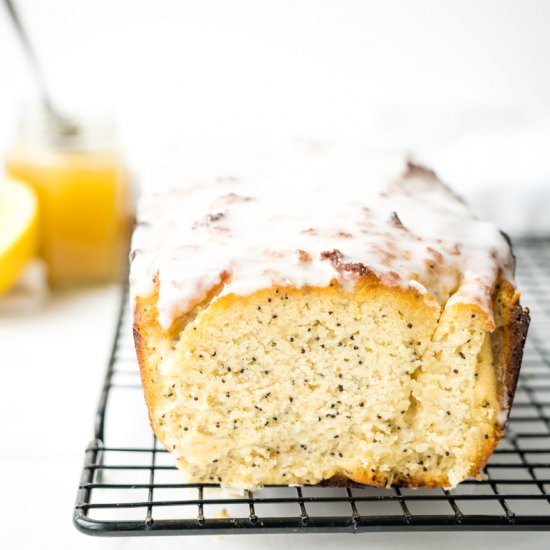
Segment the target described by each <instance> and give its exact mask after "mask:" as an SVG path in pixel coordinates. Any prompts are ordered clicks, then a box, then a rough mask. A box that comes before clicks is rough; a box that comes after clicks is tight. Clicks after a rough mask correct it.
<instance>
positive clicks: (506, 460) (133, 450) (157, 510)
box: [74, 241, 550, 536]
mask: <svg viewBox="0 0 550 550" xmlns="http://www.w3.org/2000/svg"><path fill="white" fill-rule="evenodd" d="M515 250H516V256H517V259H518V268H519V272H518V282H519V287H520V288H521V289H522V292H523V303H524V304H525V305H527V306H529V307H530V310H531V316H532V324H531V329H530V333H529V338H528V341H527V343H526V347H525V352H524V359H523V366H522V370H521V375H520V380H519V384H518V388H517V392H516V397H515V401H514V406H513V408H512V412H511V416H510V422H509V425H508V429H507V432H506V436H505V437H504V438H503V439H502V441H501V442H500V444H499V446H498V448H497V450H496V452H495V453H494V454H493V456H492V458H491V460H490V461H489V463H488V464H487V467H486V468H485V474H486V476H485V479H484V480H482V481H475V480H466V481H464V482H463V483H461V484H460V485H459V486H458V487H457V488H456V489H453V490H451V491H447V490H442V489H431V490H428V489H417V490H412V489H405V488H399V487H393V488H391V489H383V488H374V487H363V486H358V487H352V488H329V487H315V486H304V487H281V486H272V487H271V486H270V487H264V488H262V489H261V490H258V491H254V492H250V491H248V492H245V493H244V494H243V495H240V496H236V495H234V494H228V493H224V492H222V491H221V490H220V488H219V487H217V486H216V485H200V484H185V483H182V479H181V476H180V474H179V472H178V471H177V469H176V468H175V465H174V461H173V459H172V457H171V455H170V454H169V453H167V452H166V451H165V450H164V449H163V448H162V447H161V446H160V445H159V444H158V442H157V440H156V439H155V437H154V436H153V435H152V432H151V429H150V427H149V422H148V419H147V411H146V408H145V404H144V399H143V392H142V389H141V384H140V380H139V373H138V368H137V364H136V359H135V353H134V350H133V342H132V335H131V320H130V313H129V308H128V303H127V299H126V298H125V299H124V303H123V307H122V309H121V315H120V320H119V325H118V330H117V334H116V338H115V342H114V346H113V352H112V356H111V360H110V363H109V366H108V369H107V373H106V377H105V383H104V386H103V390H102V393H101V397H100V401H99V406H98V410H97V415H96V424H95V437H94V439H93V441H92V442H91V443H90V444H89V446H88V448H87V449H86V453H85V462H84V466H83V470H82V476H81V480H80V484H79V488H78V494H77V500H76V505H75V511H74V523H75V525H76V527H77V528H78V529H79V530H80V531H82V532H84V533H87V534H92V535H108V536H116V535H122V536H129V535H183V534H212V533H225V534H230V533H234V534H237V533H239V534H240V533H259V532H262V533H290V532H363V531H403V530H433V531H440V530H522V529H523V530H532V529H537V530H548V529H550V338H549V336H550V241H525V242H521V243H518V244H517V245H516V249H515Z"/></svg>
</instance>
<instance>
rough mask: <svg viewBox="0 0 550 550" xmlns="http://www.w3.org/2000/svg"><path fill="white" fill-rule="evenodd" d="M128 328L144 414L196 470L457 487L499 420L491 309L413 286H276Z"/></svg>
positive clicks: (151, 314) (494, 436)
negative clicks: (438, 297) (447, 300)
mask: <svg viewBox="0 0 550 550" xmlns="http://www.w3.org/2000/svg"><path fill="white" fill-rule="evenodd" d="M155 301H156V297H155V296H152V297H151V298H149V299H147V300H143V299H140V298H138V302H137V309H136V323H135V334H136V343H137V348H138V355H139V358H140V366H141V370H142V378H143V383H144V387H145V392H146V397H147V401H148V405H149V411H150V416H151V421H152V425H153V427H154V430H155V433H156V434H157V436H158V437H159V439H160V441H161V442H162V443H163V444H164V445H165V446H166V447H167V448H168V449H169V450H170V451H172V452H173V453H174V454H175V456H176V457H177V460H178V465H179V467H180V468H181V470H182V471H183V472H184V474H185V476H186V479H187V480H188V481H189V482H200V483H220V484H222V485H224V486H228V487H232V488H241V489H252V488H254V487H257V486H261V485H264V484H284V485H288V484H297V485H303V484H318V483H321V482H324V481H327V480H332V481H333V482H335V483H342V482H345V480H351V481H353V482H357V483H366V484H372V485H381V486H386V485H389V484H392V483H401V484H404V485H407V486H421V485H425V486H444V487H450V486H454V485H456V484H457V483H459V482H460V481H462V480H463V479H465V478H466V477H468V476H470V475H475V474H477V473H478V472H479V471H480V469H481V468H482V467H483V465H484V464H485V462H486V460H487V458H488V457H489V455H490V454H491V452H492V450H493V449H494V447H495V445H496V443H497V442H498V439H499V438H500V435H501V432H502V428H503V425H502V424H503V422H502V420H501V419H499V414H500V413H501V410H500V406H499V397H498V389H497V373H496V370H495V367H494V366H493V365H494V363H495V361H494V355H495V354H496V353H499V350H496V349H494V346H492V342H491V334H490V332H488V330H487V319H486V317H485V316H484V314H483V313H482V312H481V310H480V309H479V308H477V307H476V306H468V305H464V304H456V305H454V306H452V307H449V308H446V309H442V308H440V306H438V305H437V303H435V301H427V300H426V299H425V297H424V296H422V295H421V294H420V293H418V292H417V291H416V290H414V289H407V290H404V289H401V288H394V287H387V286H384V285H381V284H379V283H377V282H372V281H366V282H364V284H358V285H357V286H356V288H355V289H353V290H352V291H347V290H344V289H343V288H341V287H339V286H338V285H337V284H335V283H333V284H332V285H331V286H330V287H326V288H317V287H304V288H300V289H296V288H283V287H279V288H273V289H266V290H261V291H258V292H255V293H253V294H251V295H248V296H235V295H227V296H223V297H219V298H217V299H214V300H213V301H211V302H210V303H206V304H203V307H202V308H199V309H197V311H196V312H195V314H196V316H188V317H187V318H186V319H184V320H180V321H179V322H178V323H176V324H175V325H174V328H173V330H172V332H171V334H167V333H165V332H164V331H163V330H162V329H161V328H160V326H159V325H158V322H157V321H156V311H155Z"/></svg>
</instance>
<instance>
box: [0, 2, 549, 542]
mask: <svg viewBox="0 0 550 550" xmlns="http://www.w3.org/2000/svg"><path fill="white" fill-rule="evenodd" d="M13 4H14V5H15V7H16V8H17V9H18V12H19V14H20V16H21V19H22V21H23V23H24V26H25V28H26V29H27V32H28V35H29V37H30V39H31V42H32V44H33V46H34V50H35V53H36V55H37V58H38V60H39V63H40V66H41V67H42V72H43V74H44V77H45V81H46V84H47V88H48V90H49V92H50V94H51V98H52V100H53V102H54V104H55V108H56V109H58V110H59V111H60V112H62V113H64V114H69V115H71V117H69V118H67V117H65V118H63V120H61V119H60V120H61V122H60V121H59V120H58V121H57V122H54V123H52V121H51V120H50V119H47V120H45V118H44V113H43V109H41V108H40V96H39V93H38V90H37V86H36V83H35V81H34V80H33V78H32V73H31V71H30V68H29V64H28V63H27V60H26V58H25V56H24V51H23V49H22V47H21V44H20V42H19V41H18V37H17V34H16V32H15V28H14V26H13V24H12V22H11V20H10V18H9V15H8V10H7V9H6V5H4V0H2V1H0V74H1V75H2V76H1V78H0V158H1V159H2V163H3V166H4V171H5V172H6V173H7V172H9V173H10V174H11V175H12V176H15V177H17V178H18V179H20V180H23V181H26V182H27V185H30V188H31V189H32V190H33V191H29V188H28V187H21V186H18V185H16V184H13V183H8V182H7V181H5V178H4V179H3V180H2V183H0V266H1V267H0V291H1V292H2V297H0V349H2V360H1V361H0V373H1V375H2V376H4V380H5V383H6V385H7V386H6V387H17V386H18V385H19V384H20V383H21V376H22V373H28V375H29V376H32V377H33V380H34V383H33V384H32V388H31V390H30V391H34V393H33V394H32V395H33V396H34V399H35V401H36V403H37V404H40V407H41V410H42V413H41V414H40V415H39V418H37V414H36V410H35V409H33V410H29V411H28V412H25V411H23V412H21V416H20V418H19V421H18V423H17V425H14V424H12V423H4V425H3V426H2V430H3V434H2V435H3V437H2V439H1V440H0V452H1V456H2V458H1V460H2V461H4V462H3V465H4V467H3V468H1V469H0V472H6V471H8V470H9V468H13V469H14V471H16V472H19V474H17V475H15V476H13V475H10V476H6V479H4V481H5V483H7V487H8V490H10V488H11V490H12V493H11V494H12V495H13V498H14V499H15V500H14V502H15V503H19V504H20V505H21V506H16V505H14V506H12V513H13V514H14V517H15V516H17V518H19V519H14V522H17V521H21V522H23V521H24V506H23V504H24V502H25V499H26V498H27V494H28V491H32V487H31V485H29V484H28V483H27V482H25V481H24V480H25V479H26V477H25V473H26V472H28V471H30V470H32V468H34V469H35V470H34V471H35V472H36V473H37V475H41V474H46V472H54V474H53V476H54V478H55V479H56V481H57V482H60V483H61V487H62V489H60V490H58V491H55V494H56V495H57V498H58V499H59V509H60V510H62V514H61V515H59V518H58V519H57V520H56V521H48V522H45V523H44V525H43V529H44V531H43V532H45V533H47V534H49V535H51V536H58V535H59V533H64V535H63V536H65V537H67V538H66V540H72V538H71V537H77V534H76V532H74V533H73V528H72V527H71V526H70V524H69V522H68V521H67V519H68V518H69V517H70V516H69V514H70V507H71V502H72V498H73V491H74V488H75V487H76V480H77V476H78V469H79V466H80V460H81V451H82V448H83V446H84V445H86V443H87V438H88V437H89V434H90V430H91V423H92V414H93V408H94V402H95V399H96V396H97V391H98V388H99V384H100V381H101V375H102V372H103V368H104V365H105V361H106V360H107V357H108V352H109V345H110V344H109V342H110V339H111V337H112V332H113V328H114V320H115V315H116V310H117V303H118V299H119V298H118V297H119V292H120V286H119V283H117V281H119V280H120V278H121V273H122V272H123V270H124V261H125V251H124V250H125V246H126V243H127V238H128V234H129V231H130V229H131V219H132V212H133V204H134V199H135V196H136V195H137V194H138V193H139V189H140V188H141V187H144V186H148V185H155V184H156V183H158V182H159V181H160V180H161V179H162V169H161V166H163V165H164V164H165V163H166V162H169V163H170V162H177V159H178V156H179V155H180V153H181V151H184V150H185V147H186V144H193V145H196V144H197V143H198V144H205V146H206V147H208V144H213V143H215V144H216V145H217V146H222V147H223V145H224V144H227V143H240V144H245V145H246V144H262V145H267V146H269V144H272V143H281V142H286V141H288V140H292V139H294V138H301V139H303V138H308V139H315V140H320V141H323V142H327V143H340V144H342V143H343V144H346V143H350V144H353V145H354V146H357V145H359V146H361V147H364V148H365V149H372V148H374V149H385V150H398V151H403V152H405V153H407V154H410V155H412V156H414V157H415V158H417V159H419V160H421V161H423V162H426V163H429V164H430V165H432V166H433V167H434V168H435V169H436V171H437V172H438V173H439V174H440V176H441V177H442V178H443V179H444V180H445V181H447V182H448V183H450V184H451V185H452V186H453V187H454V188H455V190H457V191H458V192H459V193H460V194H462V195H463V196H464V197H465V198H466V199H467V200H468V201H469V202H470V203H471V205H472V206H473V208H474V209H475V210H476V211H477V212H479V213H480V214H481V215H483V216H485V217H488V218H490V219H492V220H494V221H495V222H496V223H497V224H498V225H499V226H500V227H502V228H503V229H505V230H506V231H508V232H509V233H510V234H511V235H512V236H513V237H514V238H525V237H539V238H540V237H544V236H547V235H550V215H549V214H548V211H549V207H550V53H549V52H550V33H549V32H548V30H549V28H550V2H548V1H546V0H529V1H525V0H483V1H480V0H462V1H461V2H456V1H451V0H416V1H414V2H411V1H407V0H390V1H386V2H376V1H365V0H363V1H360V0H339V1H335V0H332V1H327V0H316V1H313V0H311V1H310V0H299V1H291V0H280V1H277V2H275V1H258V0H255V1H252V0H247V1H245V0H233V1H231V2H227V1H223V0H203V1H201V2H190V1H181V0H155V1H152V0H94V1H89V0H71V1H69V0H16V1H14V2H13ZM46 118H47V117H46ZM68 236H71V238H68ZM14 243H15V244H14ZM67 243H69V244H67ZM14 246H15V248H14ZM14 250H15V252H14ZM37 250H39V251H40V254H41V255H42V257H44V258H45V259H46V264H44V263H43V262H36V261H30V262H29V260H30V259H31V258H33V257H34V256H35V255H36V253H37ZM48 273H49V280H48V281H47V280H46V275H47V274H48ZM98 282H103V284H102V285H99V286H98V285H97V283H98ZM75 283H76V284H77V285H79V288H77V289H75V288H74V286H75ZM83 283H85V286H82V284H83ZM50 288H53V294H52V293H51V291H50ZM30 342H32V345H29V343H30ZM83 349H86V353H83V352H82V350H83ZM52 372H53V373H55V375H56V376H57V380H58V382H57V384H56V385H55V386H52V382H51V377H52ZM40 388H48V390H47V393H48V394H49V395H50V399H48V400H46V399H45V397H44V395H43V392H44V391H46V390H44V389H40ZM51 395H54V396H55V399H51ZM18 399H19V398H16V396H15V394H14V395H13V396H12V397H8V398H7V399H5V400H4V401H2V402H0V417H2V418H4V419H6V418H10V417H12V416H13V413H14V410H16V409H17V410H18V411H20V407H19V406H18V401H17V400H18ZM46 402H47V406H46ZM76 413H78V417H79V418H80V421H76V420H75V416H76ZM3 422H4V421H3ZM51 426H63V427H64V428H63V429H64V430H65V431H64V432H63V433H70V434H72V435H71V437H69V438H68V439H67V438H66V437H65V438H63V437H62V438H61V442H60V440H59V438H58V437H57V436H56V435H55V433H56V432H55V431H54V433H52V432H51ZM58 431H59V430H57V433H58ZM31 432H32V434H33V436H32V437H29V436H28V434H29V433H31ZM14 443H15V445H14ZM14 449H18V450H17V451H15V450H14ZM30 453H32V455H33V456H34V457H35V458H36V457H40V460H39V463H38V464H37V463H36V462H31V461H30V458H29V455H30ZM52 453H54V455H55V456H56V459H55V461H53V459H52ZM55 453H57V454H55ZM68 472H70V474H71V475H68ZM0 475H3V474H0ZM55 476H57V477H55ZM25 483H27V485H25ZM52 490H53V487H52ZM14 525H17V523H14ZM33 536H34V535H33V534H32V533H27V534H26V537H30V539H29V540H31V539H32V537H33ZM21 540H22V539H21ZM64 540H65V539H64ZM82 540H83V539H82V537H79V538H78V541H79V543H82V544H84V542H82ZM461 540H462V542H463V541H464V539H461ZM86 541H87V542H86V544H91V542H88V539H86ZM459 541H460V539H459ZM11 542H12V546H11V547H13V548H15V547H17V544H18V543H19V542H20V538H18V537H16V536H15V535H14V538H13V539H11ZM27 542H28V540H27ZM462 542H461V543H462ZM419 544H420V543H419ZM422 544H423V543H422ZM79 547H83V546H79Z"/></svg>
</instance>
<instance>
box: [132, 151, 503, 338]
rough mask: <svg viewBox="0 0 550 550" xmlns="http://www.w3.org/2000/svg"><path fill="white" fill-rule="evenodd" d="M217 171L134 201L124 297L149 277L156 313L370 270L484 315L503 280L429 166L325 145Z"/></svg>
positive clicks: (485, 235) (490, 238)
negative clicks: (214, 295)
mask: <svg viewBox="0 0 550 550" xmlns="http://www.w3.org/2000/svg"><path fill="white" fill-rule="evenodd" d="M251 164H254V165H255V166H256V168H255V169H250V167H247V168H248V169H247V170H244V171H243V172H242V173H241V172H237V171H235V169H234V168H233V169H231V168H229V171H226V172H224V171H223V169H220V168H216V169H215V170H214V171H210V173H209V170H208V169H207V168H206V169H205V170H204V173H203V174H201V175H198V176H193V177H192V178H183V179H182V181H180V182H178V183H177V185H174V186H169V187H167V188H163V189H160V190H156V191H154V192H151V193H149V194H147V195H145V196H143V197H142V199H141V201H140V206H139V208H138V220H137V227H136V230H135V232H134V236H133V241H132V253H131V258H132V264H131V274H130V279H131V290H132V294H133V297H134V298H135V296H142V297H146V296H149V295H151V294H152V293H153V291H154V287H155V282H154V281H155V279H158V281H159V298H158V320H159V323H160V324H161V326H162V327H163V328H164V329H168V328H169V327H170V325H171V323H172V322H173V320H174V319H175V318H176V317H177V316H178V315H181V314H184V313H186V312H188V311H189V310H191V309H192V308H193V307H194V306H195V305H196V304H198V303H199V302H201V301H202V300H204V299H205V298H206V297H207V295H208V294H209V292H210V291H211V290H212V289H214V288H215V287H217V286H218V285H220V283H222V282H224V286H223V289H222V291H221V293H220V295H225V294H230V293H233V294H237V295H246V294H249V293H251V292H254V291H256V290H258V289H261V288H269V287H271V286H273V285H279V286H293V287H303V286H306V285H310V286H319V287H325V286H327V285H329V284H330V282H331V280H333V279H336V280H338V281H339V283H340V284H341V285H343V286H344V287H347V288H349V287H351V286H353V285H354V284H355V282H356V281H357V280H358V277H359V276H360V275H361V274H364V273H366V272H369V271H371V272H373V273H374V274H376V275H377V276H378V277H380V279H381V280H382V281H383V282H384V283H385V284H388V285H400V286H405V287H406V286H412V287H414V288H416V289H417V290H419V291H421V292H422V293H423V294H424V295H425V299H426V300H428V301H430V300H435V301H437V303H438V304H439V305H442V306H445V305H446V306H447V307H448V306H449V305H451V304H453V303H457V302H462V303H475V304H478V305H479V306H480V307H481V308H482V309H483V310H484V311H485V312H486V313H487V314H488V316H489V318H490V319H492V303H491V294H492V290H493V288H494V285H495V282H496V280H497V279H498V278H499V274H500V276H501V277H503V278H505V279H507V280H511V281H512V280H513V269H514V260H513V257H512V255H511V251H510V247H509V245H508V243H507V242H506V239H505V238H504V237H503V235H502V234H501V233H500V232H499V231H498V230H497V228H496V227H494V226H493V225H492V224H491V223H488V222H485V221H481V220H478V219H477V218H475V217H474V216H473V215H472V214H471V213H470V212H469V211H468V209H467V208H466V207H465V205H464V204H463V203H462V202H461V200H460V199H458V198H457V197H456V196H455V195H454V194H453V192H452V191H451V190H450V189H448V188H447V187H446V186H444V185H443V184H442V183H441V182H440V181H438V180H437V178H436V177H435V175H434V174H433V173H431V172H430V171H429V170H426V169H423V168H420V167H416V166H414V165H411V164H409V165H408V164H407V163H406V162H405V160H404V159H403V157H401V158H396V157H382V156H379V155H377V156H376V157H368V156H364V157H361V158H360V159H355V161H353V162H350V158H348V157H347V156H346V155H342V154H339V153H336V154H332V153H331V151H327V150H323V151H319V150H315V149H313V150H312V151H309V152H308V153H307V154H305V153H303V152H302V153H300V154H295V155H292V159H291V162H290V161H289V162H287V161H286V160H285V157H275V158H271V159H269V160H268V161H265V162H263V163H262V161H261V159H260V161H258V159H255V160H254V163H251Z"/></svg>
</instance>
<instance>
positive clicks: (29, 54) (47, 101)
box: [4, 0, 55, 113]
mask: <svg viewBox="0 0 550 550" xmlns="http://www.w3.org/2000/svg"><path fill="white" fill-rule="evenodd" d="M4 2H5V4H6V8H7V9H8V13H9V14H10V17H11V20H12V23H13V25H14V27H15V30H16V33H17V35H18V36H19V40H20V42H21V45H22V46H23V51H24V52H25V56H26V58H27V61H28V63H29V66H30V68H31V72H32V74H33V77H34V80H35V84H36V85H37V87H38V92H39V94H40V98H41V100H42V104H43V105H44V107H45V108H46V110H47V111H48V112H49V113H54V112H55V109H54V106H53V102H52V99H51V95H50V93H49V90H48V86H47V85H46V80H45V79H44V73H43V72H42V69H41V67H40V63H39V62H38V58H37V57H36V54H35V52H34V49H33V47H32V44H31V41H30V40H29V36H28V34H27V32H26V31H25V27H24V26H23V23H22V22H21V17H20V16H19V13H18V12H17V9H16V8H15V5H14V3H13V2H12V0H4Z"/></svg>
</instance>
